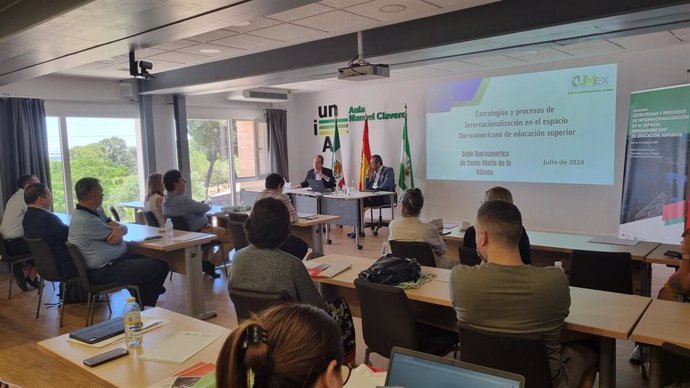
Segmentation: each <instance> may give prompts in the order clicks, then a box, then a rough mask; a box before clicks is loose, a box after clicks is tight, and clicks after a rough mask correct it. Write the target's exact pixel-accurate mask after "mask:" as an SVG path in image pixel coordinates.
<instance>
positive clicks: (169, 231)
mask: <svg viewBox="0 0 690 388" xmlns="http://www.w3.org/2000/svg"><path fill="white" fill-rule="evenodd" d="M173 236H175V233H174V232H173V224H172V219H170V218H168V220H167V221H165V239H166V240H170V239H171V238H173Z"/></svg>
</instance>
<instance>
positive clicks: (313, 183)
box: [307, 179, 334, 193]
mask: <svg viewBox="0 0 690 388" xmlns="http://www.w3.org/2000/svg"><path fill="white" fill-rule="evenodd" d="M307 183H309V187H310V188H311V191H314V192H317V193H332V192H333V191H334V190H333V189H327V188H326V186H324V184H323V181H321V179H307Z"/></svg>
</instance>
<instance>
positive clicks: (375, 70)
mask: <svg viewBox="0 0 690 388" xmlns="http://www.w3.org/2000/svg"><path fill="white" fill-rule="evenodd" d="M390 76H391V71H390V69H389V68H388V65H370V64H368V63H367V64H363V65H358V64H353V65H352V66H348V67H343V68H341V69H338V79H342V80H346V81H368V80H371V79H381V78H389V77H390Z"/></svg>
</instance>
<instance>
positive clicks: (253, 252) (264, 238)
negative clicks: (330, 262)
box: [228, 198, 355, 358]
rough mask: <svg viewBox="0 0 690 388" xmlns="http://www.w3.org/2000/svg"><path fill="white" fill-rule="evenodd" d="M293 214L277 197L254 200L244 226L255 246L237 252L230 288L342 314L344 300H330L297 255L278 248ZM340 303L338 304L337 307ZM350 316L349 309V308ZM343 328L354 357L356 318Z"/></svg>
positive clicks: (286, 235)
mask: <svg viewBox="0 0 690 388" xmlns="http://www.w3.org/2000/svg"><path fill="white" fill-rule="evenodd" d="M289 228H290V215H289V213H288V210H287V208H286V207H285V204H284V203H283V202H282V201H281V200H278V199H275V198H264V199H261V200H259V201H256V202H255V203H254V207H253V208H252V213H251V215H250V216H249V219H248V220H247V222H246V223H245V225H244V229H245V232H246V234H247V240H248V241H249V243H250V244H251V245H249V246H248V247H246V248H244V249H241V250H240V251H239V252H237V253H236V254H235V258H234V259H233V261H232V273H231V274H230V280H229V281H228V288H229V289H231V288H240V289H245V290H251V291H262V292H271V293H285V294H287V295H289V296H290V299H291V300H292V301H295V302H302V303H308V304H310V305H313V306H316V307H319V308H321V309H323V310H327V311H329V312H330V313H331V315H332V316H334V317H336V316H338V317H340V316H341V315H343V314H342V313H343V311H339V312H336V311H334V310H336V309H338V308H340V309H343V308H345V307H344V306H343V303H344V301H342V302H341V301H340V300H339V301H337V302H335V301H332V302H331V304H326V302H325V301H324V300H323V298H322V297H321V294H319V291H318V290H317V289H316V286H315V285H314V282H313V281H312V280H311V277H310V276H309V273H308V272H307V268H306V267H305V266H304V264H303V263H302V261H301V260H300V259H298V258H296V257H295V256H293V255H290V254H288V253H285V252H283V251H281V250H280V249H278V246H280V244H281V243H282V242H283V241H285V239H287V238H288V235H289V233H290V230H289ZM334 306H337V307H334ZM347 310H348V311H347V315H349V308H347ZM338 323H339V325H340V327H341V329H342V330H343V342H344V348H345V350H346V352H347V354H348V357H353V358H354V349H355V338H354V326H353V325H352V317H351V315H350V316H349V320H348V319H343V320H342V321H341V322H338Z"/></svg>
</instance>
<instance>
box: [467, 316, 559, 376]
mask: <svg viewBox="0 0 690 388" xmlns="http://www.w3.org/2000/svg"><path fill="white" fill-rule="evenodd" d="M458 327H459V332H460V359H461V361H464V362H469V363H472V364H477V365H482V366H486V367H489V368H494V369H498V370H502V371H506V372H511V373H516V374H519V375H522V376H524V378H525V386H526V387H530V388H550V387H551V371H550V368H549V358H548V356H547V353H546V347H545V346H544V341H543V340H542V338H541V336H539V335H526V334H504V333H494V332H488V331H484V330H479V329H475V328H472V327H469V326H467V325H464V324H459V325H458Z"/></svg>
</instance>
